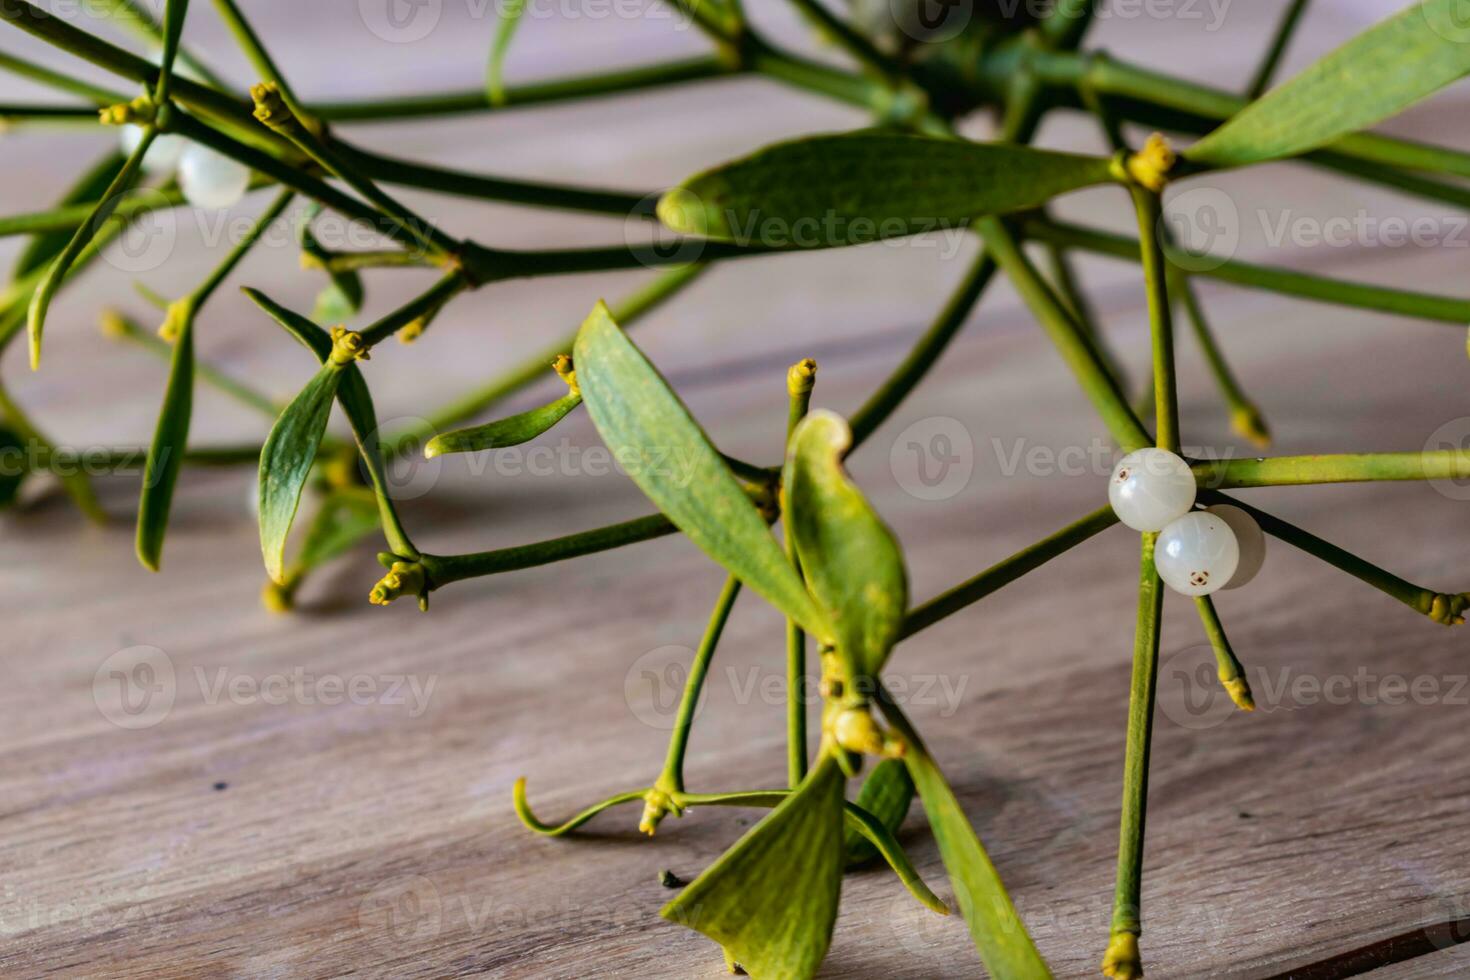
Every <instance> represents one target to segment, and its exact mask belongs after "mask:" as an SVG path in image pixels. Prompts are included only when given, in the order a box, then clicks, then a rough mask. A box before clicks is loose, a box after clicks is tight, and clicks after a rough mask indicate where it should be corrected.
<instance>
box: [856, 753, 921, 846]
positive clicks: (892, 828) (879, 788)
mask: <svg viewBox="0 0 1470 980" xmlns="http://www.w3.org/2000/svg"><path fill="white" fill-rule="evenodd" d="M913 801H914V781H913V780H912V779H911V778H909V771H908V769H907V768H906V767H905V766H904V764H903V763H902V762H900V761H899V760H898V759H884V760H883V761H881V762H879V763H878V764H877V765H876V766H874V767H873V771H872V772H870V773H868V776H867V778H866V779H864V780H863V788H862V790H861V791H860V792H859V793H858V798H857V805H858V806H860V807H862V808H863V809H864V810H866V811H868V812H869V813H871V814H872V815H873V816H874V818H876V819H877V821H878V823H879V824H881V825H882V826H883V829H884V830H886V831H888V833H890V834H896V833H898V828H899V827H900V826H902V825H903V821H904V818H905V817H907V816H908V815H909V806H910V805H911V804H912V803H913ZM877 857H878V848H877V847H876V846H874V844H873V842H872V841H871V840H869V839H868V838H867V836H865V835H863V834H861V833H859V832H858V831H857V830H856V829H855V828H852V827H849V828H848V831H847V867H848V868H849V869H852V868H860V867H862V866H863V865H866V864H868V863H870V862H872V861H874V860H875V859H877Z"/></svg>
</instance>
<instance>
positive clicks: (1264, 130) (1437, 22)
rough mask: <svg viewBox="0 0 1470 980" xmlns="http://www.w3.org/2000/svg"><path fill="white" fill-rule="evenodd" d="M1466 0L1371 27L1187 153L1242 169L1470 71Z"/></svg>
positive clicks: (1420, 8)
mask: <svg viewBox="0 0 1470 980" xmlns="http://www.w3.org/2000/svg"><path fill="white" fill-rule="evenodd" d="M1464 6H1465V0H1427V2H1425V3H1419V4H1415V5H1413V6H1411V7H1409V8H1407V9H1405V10H1403V11H1400V12H1399V13H1398V14H1396V15H1394V16H1393V17H1390V18H1388V19H1387V20H1385V21H1382V22H1380V23H1378V24H1376V25H1375V26H1373V27H1371V28H1369V29H1368V30H1366V31H1364V32H1363V33H1361V34H1359V35H1358V36H1357V37H1355V38H1353V39H1352V40H1351V41H1349V42H1347V43H1346V44H1344V45H1343V46H1342V47H1340V48H1338V49H1337V50H1335V51H1333V52H1332V53H1331V54H1328V55H1327V56H1326V57H1324V58H1322V59H1320V60H1319V61H1317V62H1316V63H1314V64H1313V65H1311V66H1310V67H1309V68H1307V69H1306V70H1305V71H1303V72H1302V73H1301V74H1299V75H1297V76H1295V77H1294V78H1292V79H1290V80H1288V81H1286V82H1283V83H1282V84H1281V85H1278V86H1277V87H1276V88H1274V89H1272V90H1271V91H1270V92H1268V93H1266V94H1265V95H1264V96H1262V97H1261V98H1259V99H1257V100H1256V101H1255V102H1252V103H1251V104H1250V105H1248V106H1246V107H1245V108H1244V109H1242V110H1241V111H1240V112H1239V113H1237V114H1236V115H1235V116H1234V117H1232V118H1231V119H1230V120H1229V121H1227V122H1226V123H1225V124H1224V125H1222V126H1221V127H1220V128H1219V129H1216V130H1215V131H1214V132H1213V133H1210V134H1209V135H1208V136H1206V137H1205V138H1204V139H1202V140H1200V141H1199V142H1198V143H1196V144H1194V146H1191V147H1190V148H1189V149H1188V150H1186V151H1185V152H1184V156H1185V157H1186V158H1188V159H1189V160H1192V161H1194V162H1195V163H1202V164H1207V165H1210V166H1214V167H1239V166H1243V165H1245V164H1250V163H1260V162H1262V161H1265V160H1277V159H1280V158H1282V157H1289V156H1296V155H1297V154H1300V153H1306V152H1308V151H1309V150H1315V149H1318V148H1319V147H1322V146H1325V145H1327V144H1328V143H1331V142H1333V141H1334V140H1336V139H1338V138H1340V137H1343V136H1346V135H1347V134H1349V133H1353V132H1356V131H1358V130H1360V129H1365V128H1367V127H1369V126H1372V125H1374V124H1375V123H1378V122H1381V121H1382V120H1384V119H1387V118H1389V117H1390V116H1393V115H1396V114H1398V113H1400V112H1402V111H1403V110H1405V109H1407V108H1409V107H1410V106H1411V105H1413V104H1414V103H1415V102H1418V101H1419V100H1420V99H1423V98H1426V97H1427V96H1429V95H1432V94H1433V93H1434V92H1436V91H1438V90H1439V89H1441V88H1443V87H1444V86H1446V85H1448V84H1450V83H1451V82H1453V81H1455V80H1457V79H1459V78H1462V77H1464V76H1465V74H1466V73H1470V22H1467V21H1466V19H1465V16H1464Z"/></svg>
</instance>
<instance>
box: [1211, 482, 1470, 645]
mask: <svg viewBox="0 0 1470 980" xmlns="http://www.w3.org/2000/svg"><path fill="white" fill-rule="evenodd" d="M1200 499H1201V500H1202V501H1203V502H1205V503H1224V504H1230V505H1232V506H1235V507H1239V508H1240V509H1241V510H1243V511H1245V512H1246V513H1247V514H1249V515H1251V517H1252V518H1254V519H1255V521H1256V523H1257V524H1259V525H1260V526H1261V530H1263V531H1265V532H1266V533H1267V534H1269V535H1271V536H1272V537H1274V538H1279V539H1280V540H1282V541H1285V542H1286V543H1287V544H1289V545H1292V546H1293V547H1295V548H1300V549H1301V550H1302V551H1305V552H1306V553H1307V554H1309V555H1313V556H1315V557H1317V558H1320V559H1322V560H1323V561H1325V562H1327V564H1329V565H1332V566H1334V567H1336V568H1338V569H1340V570H1342V571H1344V572H1347V573H1348V574H1349V575H1351V576H1353V577H1354V578H1357V579H1361V580H1362V581H1364V582H1366V583H1368V584H1369V585H1371V586H1373V587H1374V588H1375V589H1377V590H1379V591H1380V592H1383V593H1384V594H1386V595H1389V596H1392V597H1393V598H1395V599H1397V600H1398V601H1399V602H1402V603H1403V604H1404V605H1406V606H1408V607H1409V608H1410V609H1413V610H1414V611H1415V612H1417V613H1420V614H1422V615H1425V616H1428V617H1429V618H1431V619H1433V620H1434V621H1435V622H1437V623H1442V624H1444V625H1447V626H1448V625H1455V624H1458V623H1460V622H1463V619H1462V618H1461V613H1462V612H1463V611H1464V610H1465V608H1466V605H1467V601H1470V593H1463V592H1461V593H1444V592H1435V591H1434V590H1433V589H1426V588H1424V587H1422V586H1418V585H1415V584H1413V583H1412V582H1408V581H1406V580H1404V579H1401V578H1399V577H1398V576H1397V575H1394V574H1393V573H1392V572H1389V571H1386V570H1384V569H1382V568H1379V567H1378V566H1377V565H1375V564H1373V563H1372V562H1369V561H1365V560H1364V559H1362V558H1359V557H1358V556H1357V555H1355V554H1353V553H1352V552H1350V551H1348V550H1346V549H1344V548H1339V547H1338V546H1337V545H1335V544H1333V543H1331V542H1330V541H1325V540H1323V539H1322V538H1319V537H1317V536H1316V535H1315V534H1312V533H1311V532H1310V531H1304V530H1302V529H1301V528H1299V527H1297V526H1295V525H1294V524H1288V523H1287V522H1286V521H1283V520H1282V519H1281V518H1279V517H1275V516H1273V515H1271V514H1268V513H1266V512H1265V511H1263V510H1259V509H1257V508H1255V507H1252V506H1250V505H1249V504H1247V503H1244V502H1242V501H1240V500H1238V499H1236V498H1234V497H1229V496H1226V495H1225V494H1223V493H1219V492H1217V491H1214V490H1207V489H1203V488H1201V490H1200Z"/></svg>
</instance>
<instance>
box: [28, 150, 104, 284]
mask: <svg viewBox="0 0 1470 980" xmlns="http://www.w3.org/2000/svg"><path fill="white" fill-rule="evenodd" d="M123 162H124V160H123V156H122V154H121V153H109V154H107V155H106V156H104V157H103V158H102V159H101V160H99V161H97V163H96V164H95V165H93V167H92V168H91V169H90V170H88V171H87V172H86V173H84V174H82V176H81V178H80V179H78V180H77V182H76V183H75V184H73V185H72V186H71V189H70V190H68V191H67V192H66V196H65V197H63V198H62V199H61V200H60V201H59V202H58V207H66V206H67V205H70V204H85V203H87V202H88V201H96V200H98V199H100V198H101V197H102V195H103V194H105V193H107V188H108V186H109V185H110V184H111V183H112V182H113V180H114V179H116V177H117V175H118V172H119V171H121V170H122V168H123ZM71 236H72V232H70V231H48V232H45V233H44V234H40V235H36V236H35V237H34V238H32V239H31V240H30V243H29V244H28V245H26V247H25V249H24V250H23V251H22V252H21V253H20V257H19V258H18V259H16V261H15V270H14V271H13V272H12V273H11V275H12V276H13V277H14V278H16V279H19V278H21V277H22V276H25V275H26V274H27V273H30V272H34V271H35V270H37V269H39V268H41V266H43V265H45V264H46V263H47V262H50V261H51V260H52V259H54V258H56V256H58V255H60V254H61V250H62V249H64V248H66V243H67V242H69V241H71Z"/></svg>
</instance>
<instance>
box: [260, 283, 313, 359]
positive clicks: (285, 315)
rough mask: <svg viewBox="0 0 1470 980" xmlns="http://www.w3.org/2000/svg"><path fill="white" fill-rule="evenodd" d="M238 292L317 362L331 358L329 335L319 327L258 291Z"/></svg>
mask: <svg viewBox="0 0 1470 980" xmlns="http://www.w3.org/2000/svg"><path fill="white" fill-rule="evenodd" d="M240 291H241V292H242V293H244V294H245V295H246V296H248V297H249V298H250V301H251V302H252V303H254V304H255V305H256V306H258V307H260V308H261V309H262V310H265V312H266V313H267V314H269V316H270V318H271V319H272V320H274V321H276V322H277V323H279V324H280V325H281V326H283V327H285V328H286V332H287V333H289V334H290V335H291V336H293V337H295V338H296V339H297V340H298V341H300V343H301V346H303V347H305V348H306V349H307V350H309V351H311V352H312V353H313V354H315V355H316V359H317V360H318V361H325V360H326V359H327V358H328V357H331V356H332V338H331V335H330V334H328V333H327V332H326V331H325V330H323V329H322V328H321V327H319V326H317V325H316V324H315V323H313V322H312V321H310V320H308V319H307V318H306V317H304V316H302V315H301V314H300V313H297V312H296V311H294V310H288V309H286V307H284V306H282V305H281V304H280V303H277V302H276V301H275V300H273V299H271V298H270V297H269V296H267V295H265V293H262V292H261V291H260V290H258V289H251V288H250V287H249V286H245V287H242V288H241V290H240Z"/></svg>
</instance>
